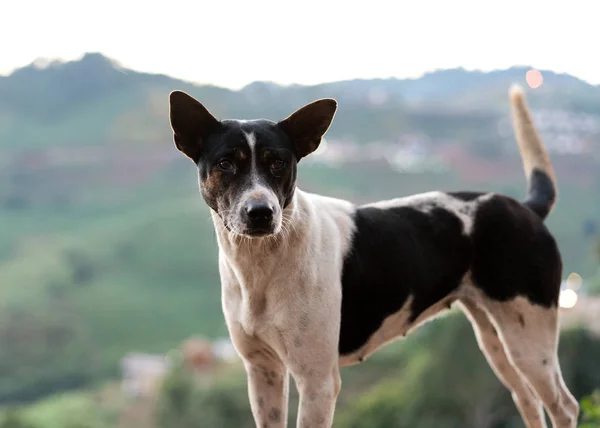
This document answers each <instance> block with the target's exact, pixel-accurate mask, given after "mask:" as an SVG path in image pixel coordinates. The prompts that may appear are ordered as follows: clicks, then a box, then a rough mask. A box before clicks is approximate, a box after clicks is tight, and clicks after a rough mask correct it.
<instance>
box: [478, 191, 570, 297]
mask: <svg viewBox="0 0 600 428" xmlns="http://www.w3.org/2000/svg"><path fill="white" fill-rule="evenodd" d="M472 240H473V266H472V274H473V280H474V282H475V285H476V286H477V287H479V288H481V289H482V290H483V291H484V292H485V293H486V294H487V295H488V296H489V297H491V298H494V299H496V300H500V301H506V300H509V299H512V298H514V297H516V296H525V297H527V298H529V300H530V301H531V302H533V303H536V304H539V305H542V306H545V307H551V306H556V305H557V304H558V295H559V292H560V283H561V277H562V261H561V256H560V252H559V250H558V246H557V244H556V241H555V239H554V238H553V237H552V235H551V234H550V232H549V231H548V229H547V228H546V226H545V225H544V223H543V222H542V220H541V219H540V218H539V217H538V216H537V215H535V214H534V213H533V212H532V211H531V210H529V209H527V208H525V207H524V206H523V205H522V204H520V203H519V202H517V201H515V200H514V199H512V198H509V197H507V196H501V195H498V196H494V197H493V198H491V199H490V200H489V201H487V202H485V203H484V204H482V206H481V207H480V208H479V209H478V211H477V214H476V216H475V223H474V227H473V233H472Z"/></svg>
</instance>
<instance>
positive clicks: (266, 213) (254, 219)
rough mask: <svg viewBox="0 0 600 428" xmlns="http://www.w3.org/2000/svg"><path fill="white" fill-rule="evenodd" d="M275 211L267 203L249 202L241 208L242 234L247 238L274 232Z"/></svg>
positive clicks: (259, 201) (254, 200)
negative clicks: (247, 236)
mask: <svg viewBox="0 0 600 428" xmlns="http://www.w3.org/2000/svg"><path fill="white" fill-rule="evenodd" d="M274 216H275V209H274V207H273V206H272V205H271V204H269V203H268V202H267V201H262V200H256V199H252V200H250V201H249V202H248V203H247V204H246V206H245V207H244V208H242V219H243V224H244V230H243V232H244V234H245V235H249V236H264V235H269V234H271V233H273V232H274V229H275V227H274V222H273V219H274Z"/></svg>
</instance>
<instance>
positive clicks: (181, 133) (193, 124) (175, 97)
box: [169, 91, 219, 163]
mask: <svg viewBox="0 0 600 428" xmlns="http://www.w3.org/2000/svg"><path fill="white" fill-rule="evenodd" d="M169 119H170V121H171V128H172V129H173V141H174V142H175V146H176V147H177V148H178V149H179V151H181V152H182V153H183V154H185V155H186V156H187V157H189V158H190V159H192V160H193V161H194V162H195V163H198V161H199V160H200V156H201V154H202V146H203V144H204V142H205V140H206V138H208V136H209V135H210V133H211V132H213V130H214V129H215V128H216V127H217V125H218V124H219V121H218V120H217V119H216V118H215V117H214V116H213V115H212V114H211V113H210V112H209V111H208V109H207V108H206V107H204V106H203V105H202V104H200V102H199V101H197V100H196V99H195V98H193V97H191V96H190V95H188V94H186V93H185V92H182V91H173V92H171V93H170V94H169Z"/></svg>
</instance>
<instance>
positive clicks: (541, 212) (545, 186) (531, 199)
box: [523, 168, 556, 219]
mask: <svg viewBox="0 0 600 428" xmlns="http://www.w3.org/2000/svg"><path fill="white" fill-rule="evenodd" d="M528 194H529V196H528V198H527V200H526V201H525V202H524V203H523V204H524V205H525V206H527V207H529V209H531V210H532V211H533V212H534V213H536V214H537V215H538V216H540V217H541V218H542V219H544V218H546V217H547V216H548V214H549V213H550V208H551V207H552V204H553V203H554V201H555V200H556V189H555V188H554V183H553V182H552V180H551V179H550V177H549V176H548V174H546V173H545V172H544V171H542V170H541V169H537V168H536V169H534V170H533V171H532V172H531V176H530V177H529V190H528Z"/></svg>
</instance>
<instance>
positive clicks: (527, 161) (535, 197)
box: [510, 85, 558, 219]
mask: <svg viewBox="0 0 600 428" xmlns="http://www.w3.org/2000/svg"><path fill="white" fill-rule="evenodd" d="M510 103H511V106H512V119H513V126H514V129H515V135H516V138H517V143H518V144H519V151H520V152H521V158H522V159H523V167H524V168H525V176H526V177H527V186H528V189H527V199H526V200H525V201H524V202H523V204H524V205H525V206H527V207H529V208H530V209H531V210H532V211H533V212H535V213H536V214H537V215H538V216H540V217H541V218H542V219H545V218H546V217H547V216H548V214H549V213H550V210H551V209H552V207H553V206H554V204H555V202H556V199H557V194H558V189H557V186H556V178H555V176H554V168H553V167H552V163H551V162H550V158H549V156H548V152H547V151H546V148H545V147H544V145H543V144H542V140H541V138H540V136H539V134H538V131H537V129H536V127H535V125H534V123H533V119H532V117H531V112H530V111H529V107H528V105H527V101H526V100H525V94H524V93H523V89H522V88H521V87H520V86H519V85H513V86H512V87H511V88H510Z"/></svg>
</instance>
